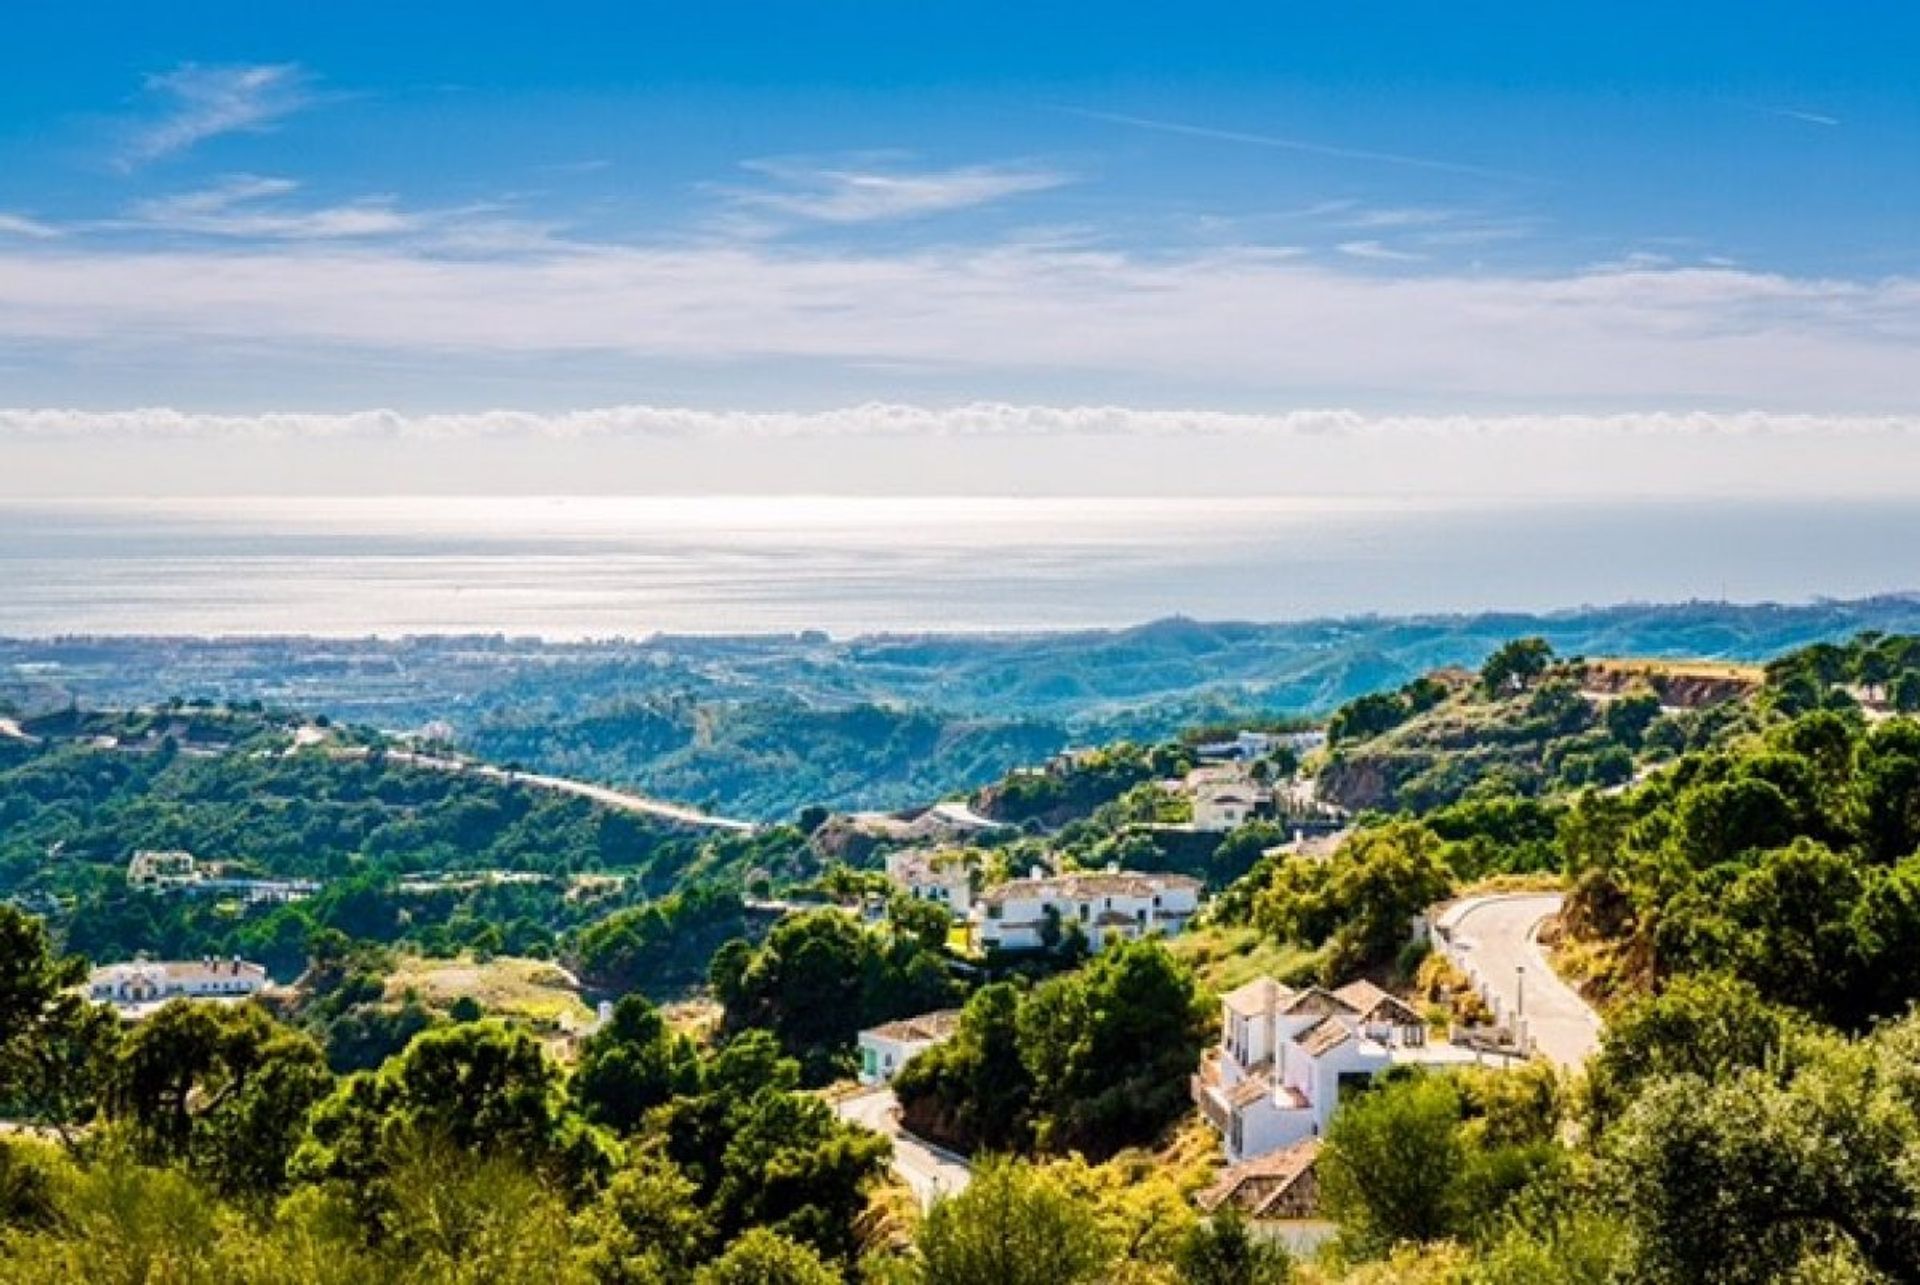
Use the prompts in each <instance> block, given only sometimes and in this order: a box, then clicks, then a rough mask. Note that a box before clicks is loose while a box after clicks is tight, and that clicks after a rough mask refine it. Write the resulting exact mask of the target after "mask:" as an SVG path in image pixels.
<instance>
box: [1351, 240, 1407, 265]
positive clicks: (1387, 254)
mask: <svg viewBox="0 0 1920 1285" xmlns="http://www.w3.org/2000/svg"><path fill="white" fill-rule="evenodd" d="M1335 248H1336V249H1337V250H1339V251H1340V253H1342V254H1344V255H1346V256H1347V257H1348V258H1350V259H1368V260H1372V261H1374V262H1377V263H1412V262H1415V261H1417V260H1419V259H1423V258H1425V257H1426V256H1425V255H1421V254H1414V253H1412V252H1411V251H1407V250H1396V249H1394V248H1393V247H1392V246H1389V245H1383V244H1382V243H1380V242H1379V241H1342V242H1341V243H1340V244H1339V245H1338V246H1336V247H1335Z"/></svg>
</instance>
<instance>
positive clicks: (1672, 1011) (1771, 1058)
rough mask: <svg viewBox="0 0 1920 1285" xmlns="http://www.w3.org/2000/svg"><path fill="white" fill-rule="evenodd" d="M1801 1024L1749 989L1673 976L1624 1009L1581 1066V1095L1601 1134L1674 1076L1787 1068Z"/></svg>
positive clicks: (1802, 1035)
mask: <svg viewBox="0 0 1920 1285" xmlns="http://www.w3.org/2000/svg"><path fill="white" fill-rule="evenodd" d="M1807 1034H1808V1032H1807V1028H1806V1024H1805V1023H1804V1022H1803V1021H1802V1020H1800V1019H1797V1018H1795V1017H1794V1016H1793V1015H1792V1014H1790V1013H1788V1012H1786V1011H1785V1010H1783V1009H1780V1008H1778V1007H1776V1006H1775V1005H1773V1004H1770V1003H1768V1002H1767V1001H1766V1000H1765V999H1764V998H1762V997H1761V995H1760V992H1759V991H1757V990H1755V989H1754V987H1753V986H1752V984H1751V983H1748V982H1744V981H1739V980H1736V979H1734V978H1731V977H1724V976H1712V975H1709V976H1704V977H1677V978H1675V979H1674V980H1673V982H1672V983H1671V984H1670V985H1669V986H1668V987H1667V989H1666V990H1665V991H1663V992H1662V993H1660V994H1658V995H1652V996H1648V997H1646V998H1643V999H1639V1000H1636V1001H1635V1002H1633V1003H1631V1004H1629V1005H1627V1006H1625V1007H1624V1008H1622V1009H1621V1010H1620V1011H1619V1012H1618V1013H1616V1014H1614V1016H1613V1020H1612V1021H1610V1022H1608V1023H1607V1027H1606V1030H1605V1031H1604V1032H1603V1033H1602V1035H1601V1037H1600V1051H1599V1052H1598V1053H1596V1054H1595V1055H1594V1056H1593V1058H1592V1060H1591V1061H1590V1062H1589V1063H1588V1066H1587V1096H1588V1103H1589V1107H1590V1109H1591V1111H1592V1114H1593V1118H1594V1121H1595V1123H1596V1124H1597V1125H1598V1126H1600V1127H1605V1126H1606V1125H1607V1124H1608V1123H1610V1122H1611V1121H1613V1120H1615V1119H1617V1118H1618V1117H1619V1116H1620V1114H1621V1113H1622V1112H1623V1111H1625V1109H1626V1108H1627V1106H1628V1104H1629V1103H1631V1102H1632V1101H1633V1099H1634V1098H1635V1097H1637V1096H1638V1095H1639V1094H1640V1092H1641V1090H1643V1089H1644V1088H1646V1087H1647V1086H1649V1085H1652V1084H1655V1083H1659V1082H1662V1081H1665V1080H1670V1079H1673V1078H1674V1077H1677V1076H1693V1077H1695V1078H1698V1079H1704V1080H1710V1081H1711V1080H1719V1079H1722V1078H1725V1077H1727V1076H1729V1075H1732V1074H1734V1073H1736V1072H1739V1071H1743V1070H1752V1069H1758V1068H1761V1067H1766V1066H1774V1065H1780V1066H1790V1065H1793V1064H1794V1062H1795V1061H1796V1060H1797V1059H1798V1057H1799V1056H1800V1053H1799V1050H1800V1049H1801V1048H1802V1047H1803V1045H1804V1043H1805V1040H1806V1038H1807Z"/></svg>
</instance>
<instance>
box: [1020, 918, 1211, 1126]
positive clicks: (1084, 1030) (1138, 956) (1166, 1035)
mask: <svg viewBox="0 0 1920 1285" xmlns="http://www.w3.org/2000/svg"><path fill="white" fill-rule="evenodd" d="M1208 1018H1209V1014H1208V1013H1207V1011H1206V1006H1205V1005H1203V1004H1202V1003H1201V1001H1200V999H1199V995H1198V992H1197V990H1196V988H1195V986H1194V981H1193V975H1192V973H1190V972H1189V971H1188V970H1187V968H1186V966H1185V965H1183V964H1181V963H1179V962H1178V961H1177V960H1175V959H1174V958H1173V957H1172V956H1171V955H1169V954H1168V953H1167V951H1166V948H1165V947H1164V946H1162V945H1161V944H1160V943H1159V942H1158V941H1156V940H1153V939H1147V940H1143V941H1135V942H1121V943H1118V944H1115V945H1113V946H1109V947H1108V948H1107V949H1106V950H1103V951H1102V952H1100V954H1098V955H1096V956H1095V957H1094V959H1093V961H1092V962H1091V963H1089V964H1088V965H1087V966H1086V967H1085V968H1083V969H1081V970H1080V971H1079V972H1077V973H1069V974H1067V975H1064V976H1061V977H1056V978H1053V979H1051V980H1049V981H1047V982H1044V983H1042V984H1041V985H1040V986H1038V987H1036V988H1035V989H1034V991H1033V993H1032V995H1031V996H1030V997H1029V998H1028V1000H1027V1002H1026V1003H1025V1004H1023V1005H1022V1006H1021V1008H1020V1014H1019V1019H1018V1022H1019V1041H1020V1056H1021V1061H1022V1063H1023V1064H1024V1065H1025V1066H1026V1068H1027V1072H1028V1074H1029V1075H1031V1076H1032V1077H1033V1086H1034V1104H1035V1113H1036V1120H1037V1123H1038V1141H1039V1142H1040V1144H1041V1145H1042V1146H1044V1147H1047V1148H1049V1149H1053V1150H1058V1151H1068V1150H1079V1151H1084V1152H1086V1153H1087V1154H1088V1155H1093V1156H1100V1155H1107V1154H1110V1153H1111V1152H1113V1151H1114V1150H1116V1149H1118V1148H1120V1147H1123V1146H1128V1145H1131V1144H1134V1143H1144V1142H1149V1141H1151V1140H1152V1139H1153V1138H1154V1136H1155V1135H1156V1134H1158V1133H1159V1131H1160V1130H1161V1129H1163V1128H1165V1127H1166V1125H1167V1124H1169V1123H1170V1122H1171V1121H1172V1120H1173V1119H1174V1118H1175V1117H1177V1116H1178V1115H1179V1114H1180V1113H1181V1112H1182V1111H1183V1110H1185V1108H1186V1106H1187V1102H1188V1089H1187V1082H1188V1078H1189V1077H1190V1076H1191V1075H1192V1073H1193V1071H1194V1069H1195V1068H1196V1067H1197V1066H1198V1065H1199V1060H1200V1049H1201V1046H1202V1045H1203V1044H1204V1042H1205V1040H1206V1034H1207V1026H1208Z"/></svg>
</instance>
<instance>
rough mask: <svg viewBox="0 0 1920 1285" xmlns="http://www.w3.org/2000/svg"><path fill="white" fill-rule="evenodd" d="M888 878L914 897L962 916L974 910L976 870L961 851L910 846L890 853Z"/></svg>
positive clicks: (888, 856) (959, 916) (888, 855)
mask: <svg viewBox="0 0 1920 1285" xmlns="http://www.w3.org/2000/svg"><path fill="white" fill-rule="evenodd" d="M887 878H888V879H889V880H891V881H892V882H893V884H894V886H896V887H898V888H899V889H900V890H901V891H903V892H905V893H906V894H907V895H908V896H910V897H917V898H919V899H920V900H921V901H931V902H935V903H936V904H938V905H942V906H945V907H946V908H947V909H948V910H950V911H951V912H953V914H954V915H955V916H956V917H957V918H960V919H965V918H966V917H967V912H968V911H969V910H971V909H973V872H972V871H971V870H969V869H968V868H967V862H966V858H965V857H964V856H963V855H962V854H961V853H960V852H959V851H957V850H954V849H951V848H949V849H940V848H906V849H903V850H901V851H898V852H890V853H888V854H887Z"/></svg>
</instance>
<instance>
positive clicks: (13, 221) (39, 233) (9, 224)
mask: <svg viewBox="0 0 1920 1285" xmlns="http://www.w3.org/2000/svg"><path fill="white" fill-rule="evenodd" d="M59 235H60V229H59V228H57V227H54V226H53V225H52V224H51V223H42V222H41V221H40V220H39V219H30V218H28V217H27V216H26V215H24V214H9V213H7V212H6V211H4V210H0V237H7V236H12V237H25V238H26V239H28V240H30V241H50V240H52V239H53V238H54V237H57V236H59Z"/></svg>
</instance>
